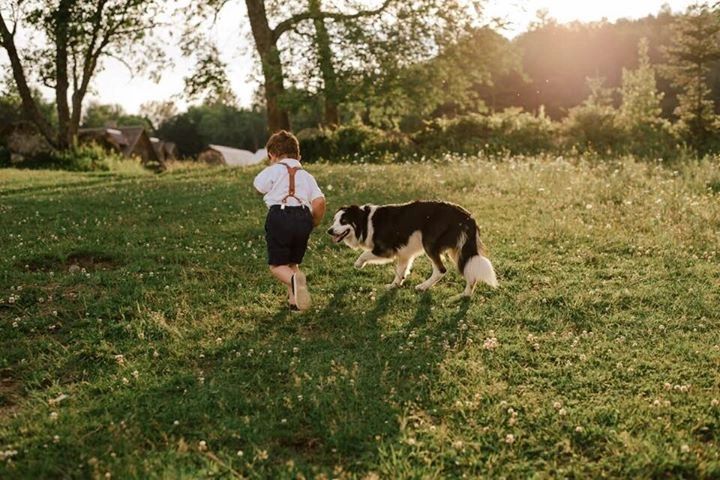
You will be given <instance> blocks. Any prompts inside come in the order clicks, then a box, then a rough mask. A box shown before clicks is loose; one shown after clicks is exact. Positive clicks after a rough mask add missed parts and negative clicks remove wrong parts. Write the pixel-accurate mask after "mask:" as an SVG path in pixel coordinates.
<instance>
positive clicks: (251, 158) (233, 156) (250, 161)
mask: <svg viewBox="0 0 720 480" xmlns="http://www.w3.org/2000/svg"><path fill="white" fill-rule="evenodd" d="M209 148H210V149H211V150H215V151H216V152H218V153H219V154H220V155H222V157H223V159H224V160H225V165H228V166H230V167H243V166H246V165H255V164H257V163H260V162H262V161H263V160H265V159H266V158H267V151H266V150H265V149H264V148H261V149H260V150H258V151H257V152H255V153H253V152H251V151H250V150H241V149H239V148H231V147H223V146H222V145H210V146H209Z"/></svg>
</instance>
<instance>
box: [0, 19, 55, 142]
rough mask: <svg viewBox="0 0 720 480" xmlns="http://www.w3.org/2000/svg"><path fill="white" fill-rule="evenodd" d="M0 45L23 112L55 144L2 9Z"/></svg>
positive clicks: (52, 133) (51, 130) (50, 128)
mask: <svg viewBox="0 0 720 480" xmlns="http://www.w3.org/2000/svg"><path fill="white" fill-rule="evenodd" d="M0 45H2V46H3V47H4V48H5V51H6V52H7V54H8V57H9V59H10V66H11V68H12V73H13V79H14V80H15V85H16V86H17V89H18V93H19V94H20V99H21V101H22V109H23V114H24V115H25V117H26V118H27V119H28V120H29V121H31V122H32V123H33V124H34V125H35V126H36V127H37V129H38V130H39V131H40V134H41V135H42V136H43V137H45V139H46V140H47V141H48V143H50V145H53V146H56V145H57V143H56V140H57V138H56V136H55V132H53V129H52V127H51V126H50V123H49V122H48V121H47V120H46V119H45V117H43V116H42V113H40V109H38V106H37V103H36V102H35V99H34V98H33V96H32V92H31V91H30V87H29V86H28V83H27V78H26V77H25V71H24V70H23V67H22V62H21V61H20V55H19V54H18V51H17V48H16V47H15V38H14V36H13V33H12V32H11V31H10V30H9V29H8V27H7V25H6V24H5V19H4V18H3V16H2V10H0Z"/></svg>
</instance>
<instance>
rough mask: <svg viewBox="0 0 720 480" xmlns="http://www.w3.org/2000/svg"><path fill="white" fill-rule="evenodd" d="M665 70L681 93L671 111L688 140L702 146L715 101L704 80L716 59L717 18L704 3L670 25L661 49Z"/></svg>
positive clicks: (712, 124)
mask: <svg viewBox="0 0 720 480" xmlns="http://www.w3.org/2000/svg"><path fill="white" fill-rule="evenodd" d="M665 52H666V55H667V61H668V63H667V68H666V73H667V75H668V76H669V78H670V79H671V80H672V83H673V85H674V86H675V87H677V88H679V89H680V91H681V93H680V94H679V95H678V107H677V109H676V110H675V114H676V115H677V116H678V118H679V120H680V126H681V128H683V129H684V130H685V133H686V135H687V137H688V140H689V141H690V143H691V144H692V145H693V146H694V147H695V148H697V149H700V150H702V149H704V148H706V147H707V143H708V141H709V140H710V138H711V136H712V135H713V133H714V131H715V128H716V121H717V116H716V115H715V102H714V101H713V99H712V97H711V93H712V92H711V89H710V87H709V86H708V80H709V76H710V73H711V71H712V68H713V66H714V65H716V64H717V62H718V60H720V18H718V15H717V13H716V12H715V11H713V10H712V9H711V8H710V7H709V6H708V5H707V4H702V5H692V6H690V7H689V8H688V10H687V12H686V13H685V15H683V16H681V17H679V18H678V19H677V21H676V22H675V24H674V25H673V42H672V43H671V44H670V45H669V46H668V47H667V49H666V50H665Z"/></svg>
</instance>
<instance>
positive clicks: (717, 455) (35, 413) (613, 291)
mask: <svg viewBox="0 0 720 480" xmlns="http://www.w3.org/2000/svg"><path fill="white" fill-rule="evenodd" d="M309 169H310V170H311V171H312V172H313V173H315V174H316V176H317V178H318V180H319V182H320V184H321V186H322V187H323V188H324V190H325V192H326V194H327V195H328V200H329V208H330V210H331V213H332V211H334V209H335V208H337V207H339V206H341V205H342V204H346V203H350V202H353V203H365V202H374V203H386V202H399V201H406V200H411V199H415V198H442V199H446V200H449V201H453V202H457V203H460V204H462V205H464V206H465V207H466V208H468V209H469V210H470V211H472V212H473V214H474V215H475V217H476V218H477V220H478V223H479V225H480V229H481V232H482V236H483V239H484V241H485V243H486V244H487V246H488V247H489V252H490V257H491V258H492V260H493V262H494V263H495V266H496V269H497V271H498V276H499V281H500V283H501V288H500V289H498V290H496V291H490V290H489V289H487V288H479V289H478V290H477V291H476V293H475V296H474V298H473V299H472V300H471V301H469V302H461V303H454V304H451V303H448V302H447V301H446V299H448V298H449V297H451V296H452V295H455V294H457V293H459V292H460V291H461V290H462V288H463V286H464V283H463V281H462V279H461V277H460V276H459V275H457V273H455V272H453V273H452V274H451V275H448V276H447V277H446V278H445V279H444V280H443V281H442V282H441V283H440V284H438V286H437V287H436V288H435V289H433V290H431V291H430V292H429V293H426V294H419V293H417V292H416V291H415V290H414V289H413V288H412V286H414V285H415V284H417V283H419V282H420V281H422V279H424V278H425V277H426V276H427V275H428V274H429V272H430V265H429V262H428V261H427V259H420V260H419V261H418V262H417V263H416V267H415V270H414V271H413V273H412V274H411V276H410V278H409V279H408V283H407V284H406V287H404V288H403V289H400V290H397V291H390V292H387V291H384V289H383V288H382V285H383V284H385V283H387V282H389V281H390V280H391V278H392V273H391V268H390V267H389V266H369V267H366V268H365V269H364V270H362V271H355V270H353V268H352V263H353V261H354V259H355V256H356V255H357V254H356V253H355V252H352V251H351V250H349V249H347V248H344V247H339V246H335V245H332V244H331V242H330V241H329V238H325V237H326V235H324V234H323V233H322V232H323V231H324V230H325V228H327V220H328V219H326V223H325V224H324V227H325V228H322V229H320V230H319V231H318V232H316V233H315V234H314V236H313V238H312V243H311V247H310V251H309V253H308V255H307V257H306V264H307V265H306V270H307V272H308V278H309V282H310V285H311V288H312V292H313V294H314V301H315V306H314V308H313V309H312V310H311V311H309V312H307V313H305V314H301V315H297V314H291V313H290V312H287V311H286V310H285V309H284V308H283V307H284V304H283V303H284V298H283V295H284V290H283V289H282V288H281V287H280V286H278V285H276V284H275V283H274V282H273V281H272V280H271V278H270V276H269V274H268V272H267V271H266V265H265V251H264V240H263V221H264V213H265V210H264V205H263V204H262V201H261V199H260V198H259V197H258V196H256V195H255V193H254V192H253V191H252V190H251V187H250V183H251V180H252V178H253V175H254V174H255V173H256V172H257V170H258V169H249V170H244V169H239V170H228V169H194V170H191V171H182V170H179V171H174V172H170V173H166V174H162V175H135V176H133V175H130V174H124V175H115V174H103V175H94V174H69V173H52V172H29V171H22V172H21V171H13V170H0V245H1V246H2V255H1V256H0V339H1V340H0V349H1V351H0V376H1V377H2V379H1V383H0V478H3V479H5V478H53V477H99V478H107V477H110V476H112V477H114V478H204V477H220V478H232V477H250V478H296V477H300V478H302V476H304V477H305V478H327V479H329V478H365V479H376V478H459V477H468V478H474V477H478V476H481V477H514V478H517V477H527V476H537V477H540V478H543V477H575V478H589V477H599V476H609V477H688V478H689V477H707V478H711V477H714V478H718V477H719V476H720V445H719V443H720V406H719V405H718V401H719V400H720V328H719V327H720V168H719V167H718V163H717V162H715V163H712V162H703V163H695V164H692V165H686V166H678V167H661V166H652V165H649V164H644V163H635V162H632V161H629V160H628V161H618V162H611V163H603V164H591V163H587V162H584V161H568V160H562V159H525V160H521V161H520V160H519V161H506V162H502V163H500V162H498V163H493V162H490V161H482V160H477V161H469V162H467V161H454V162H449V163H439V164H434V165H431V164H427V165H398V166H366V165H355V166H349V165H348V166H339V165H338V166H321V165H316V166H309Z"/></svg>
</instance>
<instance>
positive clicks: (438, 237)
mask: <svg viewBox="0 0 720 480" xmlns="http://www.w3.org/2000/svg"><path fill="white" fill-rule="evenodd" d="M327 233H328V234H330V235H332V237H333V241H334V242H335V243H338V244H339V243H341V242H344V243H345V244H346V245H347V246H349V247H350V248H353V249H356V250H357V249H362V250H364V251H363V253H362V254H360V256H359V257H358V259H357V260H356V261H355V267H356V268H363V267H364V266H365V265H367V264H369V263H373V264H383V263H390V262H392V261H395V262H396V264H395V279H394V280H393V281H392V283H390V284H389V285H387V287H388V288H396V287H399V286H401V285H402V284H403V282H404V281H405V278H406V277H407V275H408V274H409V273H410V269H411V268H412V264H413V261H414V260H415V258H416V257H417V256H418V255H420V254H422V253H423V252H424V253H426V254H427V256H428V257H430V261H431V262H432V266H433V271H432V275H430V278H428V279H427V280H425V281H424V282H422V283H421V284H419V285H417V286H416V287H415V288H416V289H417V290H421V291H424V290H427V289H429V288H430V287H432V286H433V285H435V284H436V283H437V282H438V281H439V280H440V279H441V278H442V277H443V276H444V275H445V273H446V272H447V270H446V268H445V265H443V262H442V259H441V258H440V257H441V255H442V254H443V253H446V252H447V253H448V254H449V256H450V258H451V259H452V260H453V261H454V262H455V264H456V265H457V267H458V270H459V271H460V274H461V275H462V276H463V277H465V280H466V282H467V285H466V287H465V291H464V292H463V296H466V297H469V296H470V295H472V293H473V290H474V288H475V285H476V284H477V282H478V281H482V282H485V283H487V284H488V285H490V286H491V287H493V288H494V287H497V286H498V283H497V278H496V276H495V270H494V269H493V266H492V263H490V260H488V258H487V257H485V255H484V247H483V244H482V242H481V241H480V237H479V232H478V226H477V223H475V219H473V218H472V216H471V215H470V213H469V212H468V211H467V210H465V209H463V208H462V207H459V206H457V205H453V204H451V203H447V202H437V201H417V202H411V203H405V204H402V205H381V206H377V205H363V206H357V205H352V206H349V207H343V208H341V209H339V210H338V211H337V213H335V217H334V218H333V224H332V227H330V228H329V229H328V231H327Z"/></svg>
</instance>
